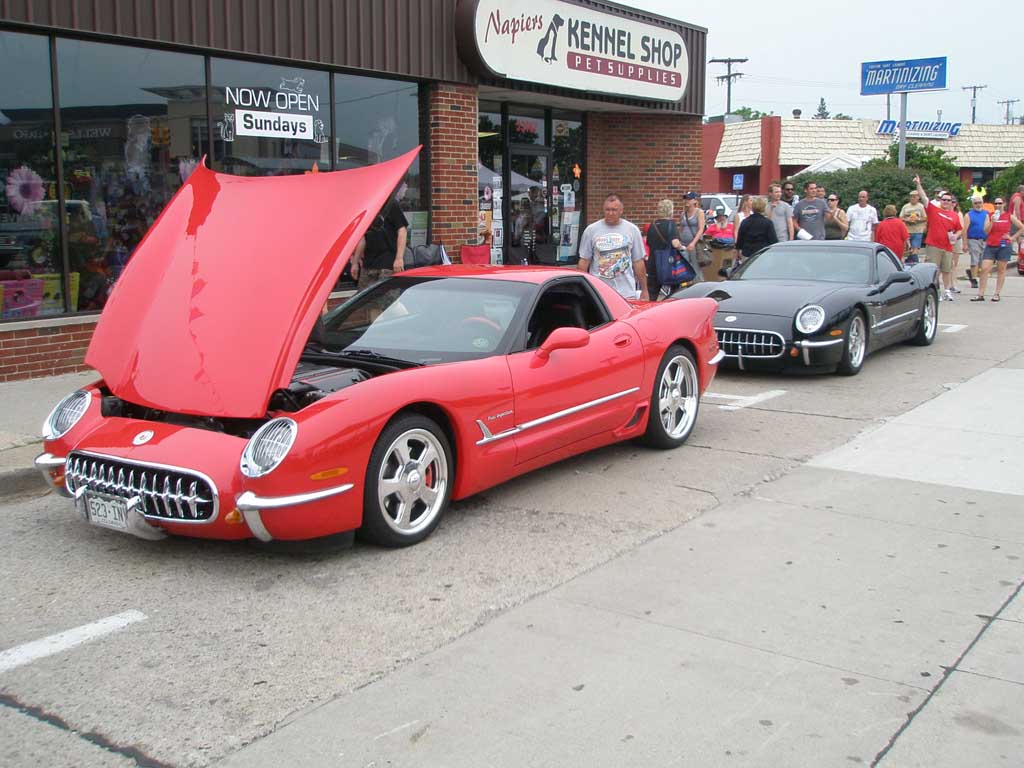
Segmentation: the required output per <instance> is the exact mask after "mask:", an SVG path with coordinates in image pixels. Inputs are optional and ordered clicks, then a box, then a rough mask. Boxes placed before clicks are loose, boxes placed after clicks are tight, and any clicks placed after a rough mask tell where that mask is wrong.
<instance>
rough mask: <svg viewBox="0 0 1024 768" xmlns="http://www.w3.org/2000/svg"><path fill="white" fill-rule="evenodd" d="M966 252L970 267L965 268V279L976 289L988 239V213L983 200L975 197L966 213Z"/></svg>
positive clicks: (979, 196)
mask: <svg viewBox="0 0 1024 768" xmlns="http://www.w3.org/2000/svg"><path fill="white" fill-rule="evenodd" d="M965 223H966V224H967V252H968V253H969V254H970V256H971V265H970V266H969V267H968V268H967V279H968V280H970V281H971V288H977V287H978V277H977V275H978V272H979V270H980V269H981V261H982V257H983V256H984V255H985V240H986V238H987V237H988V223H989V220H988V211H986V210H985V198H983V197H982V196H981V195H975V196H974V197H972V198H971V209H970V210H969V211H968V212H967V217H966V222H965Z"/></svg>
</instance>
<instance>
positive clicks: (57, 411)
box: [43, 389, 92, 440]
mask: <svg viewBox="0 0 1024 768" xmlns="http://www.w3.org/2000/svg"><path fill="white" fill-rule="evenodd" d="M91 399H92V396H91V395H90V394H89V393H88V392H86V391H85V390H84V389H79V390H77V391H76V392H72V393H71V394H70V395H68V396H67V397H65V398H64V399H63V400H61V401H60V402H59V403H57V405H56V406H55V407H54V409H53V410H52V411H50V415H49V416H47V417H46V421H44V422H43V439H44V440H56V439H57V438H58V437H64V435H66V434H67V433H68V432H70V431H71V428H72V427H73V426H75V424H77V423H78V422H79V420H80V419H81V418H82V417H83V416H84V415H85V412H86V411H87V410H88V408H89V401H90V400H91Z"/></svg>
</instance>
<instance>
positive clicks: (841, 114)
mask: <svg viewBox="0 0 1024 768" xmlns="http://www.w3.org/2000/svg"><path fill="white" fill-rule="evenodd" d="M832 119H833V120H853V118H852V117H850V115H848V114H846V113H845V112H837V113H836V116H835V117H833V118H832Z"/></svg>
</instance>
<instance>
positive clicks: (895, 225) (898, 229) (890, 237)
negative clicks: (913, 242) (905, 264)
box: [875, 205, 910, 262]
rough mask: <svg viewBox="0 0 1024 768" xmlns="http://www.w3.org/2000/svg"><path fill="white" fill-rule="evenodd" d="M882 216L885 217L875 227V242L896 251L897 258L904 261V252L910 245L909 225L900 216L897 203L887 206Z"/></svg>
mask: <svg viewBox="0 0 1024 768" xmlns="http://www.w3.org/2000/svg"><path fill="white" fill-rule="evenodd" d="M882 216H884V217H885V218H884V219H883V220H882V223H881V224H879V225H878V226H877V227H876V228H875V242H876V243H878V244H879V245H884V246H885V247H886V248H888V249H889V250H890V251H892V252H893V253H895V254H896V258H898V259H899V260H900V261H901V262H902V261H903V255H904V253H905V252H906V250H907V249H908V248H909V247H910V232H909V231H907V225H906V224H904V223H903V220H902V219H901V218H900V217H899V212H898V211H897V210H896V206H895V205H887V206H885V210H884V211H882Z"/></svg>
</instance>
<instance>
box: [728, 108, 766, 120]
mask: <svg viewBox="0 0 1024 768" xmlns="http://www.w3.org/2000/svg"><path fill="white" fill-rule="evenodd" d="M732 114H734V115H739V116H740V117H742V118H743V119H744V120H760V119H761V118H762V117H768V116H769V115H770V114H771V112H762V111H761V110H759V109H751V108H750V107H740V108H739V109H734V110H733V111H732Z"/></svg>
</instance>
